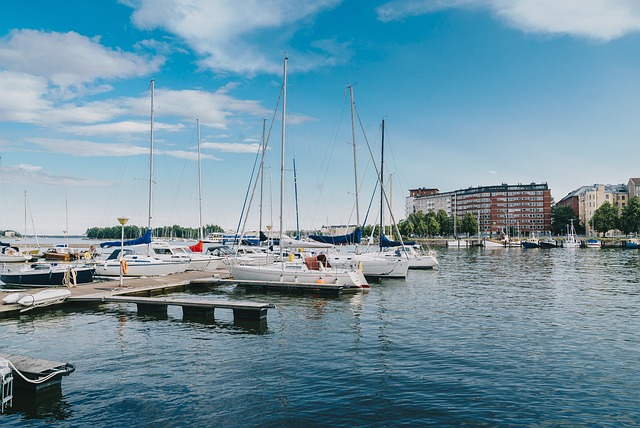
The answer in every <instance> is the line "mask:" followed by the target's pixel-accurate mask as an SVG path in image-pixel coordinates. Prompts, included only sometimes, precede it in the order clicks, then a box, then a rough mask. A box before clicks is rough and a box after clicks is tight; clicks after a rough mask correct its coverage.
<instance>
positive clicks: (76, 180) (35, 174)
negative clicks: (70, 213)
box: [0, 164, 113, 187]
mask: <svg viewBox="0 0 640 428" xmlns="http://www.w3.org/2000/svg"><path fill="white" fill-rule="evenodd" d="M0 168H1V169H2V173H3V175H4V180H5V181H6V182H8V183H20V184H24V183H40V184H53V185H56V186H60V187H65V186H66V187H86V186H109V185H111V184H113V183H112V182H111V181H105V180H95V179H92V178H86V177H70V176H66V175H52V174H48V173H47V172H45V170H44V169H43V168H42V167H41V166H37V165H30V164H20V165H13V166H3V167H0Z"/></svg>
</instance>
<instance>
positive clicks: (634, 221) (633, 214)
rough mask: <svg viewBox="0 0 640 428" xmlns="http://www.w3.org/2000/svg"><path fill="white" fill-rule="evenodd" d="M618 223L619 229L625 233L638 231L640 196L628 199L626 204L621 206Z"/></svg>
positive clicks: (639, 229) (639, 226)
mask: <svg viewBox="0 0 640 428" xmlns="http://www.w3.org/2000/svg"><path fill="white" fill-rule="evenodd" d="M619 224H620V230H622V232H624V234H625V235H628V234H630V233H637V234H638V233H640V198H639V197H638V196H634V197H633V198H631V199H629V203H628V204H627V206H626V207H623V208H622V213H621V214H620V223H619Z"/></svg>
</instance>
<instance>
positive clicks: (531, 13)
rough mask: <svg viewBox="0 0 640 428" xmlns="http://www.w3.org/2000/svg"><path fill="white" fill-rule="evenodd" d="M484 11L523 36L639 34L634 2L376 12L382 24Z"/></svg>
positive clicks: (469, 4)
mask: <svg viewBox="0 0 640 428" xmlns="http://www.w3.org/2000/svg"><path fill="white" fill-rule="evenodd" d="M451 8H458V9H463V8H464V9H470V8H483V9H485V10H488V11H490V12H491V13H493V14H494V15H495V16H496V17H498V18H499V19H501V20H503V21H504V22H505V23H506V24H507V25H509V26H512V27H514V28H517V29H519V30H521V31H524V32H530V33H542V34H567V35H571V36H576V37H583V38H588V39H593V40H598V41H603V42H607V41H610V40H613V39H616V38H619V37H623V36H624V35H626V34H629V33H633V32H637V31H639V30H640V3H639V2H637V1H635V0H562V1H558V0H395V1H391V2H388V3H385V4H383V5H381V6H379V7H378V8H377V9H376V12H377V14H378V19H379V20H381V21H383V22H389V21H397V20H402V19H404V18H407V17H411V16H418V15H424V14H429V13H434V12H438V11H441V10H445V9H451Z"/></svg>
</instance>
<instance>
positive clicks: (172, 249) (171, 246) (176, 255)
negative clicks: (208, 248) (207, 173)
mask: <svg viewBox="0 0 640 428" xmlns="http://www.w3.org/2000/svg"><path fill="white" fill-rule="evenodd" d="M196 128H197V132H198V212H199V216H198V217H199V226H198V243H197V244H195V245H191V246H189V245H177V244H175V243H169V242H166V241H152V242H151V249H152V250H153V252H154V253H155V254H156V256H157V257H158V258H160V259H163V260H168V261H180V262H188V265H187V270H199V271H205V270H206V271H213V270H217V269H222V268H224V267H225V264H224V258H223V257H220V256H216V255H213V254H204V253H203V249H204V245H203V243H204V230H203V228H202V178H201V177H202V173H201V160H200V120H199V119H196Z"/></svg>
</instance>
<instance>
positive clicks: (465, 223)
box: [460, 212, 478, 236]
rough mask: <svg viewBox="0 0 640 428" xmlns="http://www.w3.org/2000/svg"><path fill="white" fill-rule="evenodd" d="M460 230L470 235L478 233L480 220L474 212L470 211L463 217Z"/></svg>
mask: <svg viewBox="0 0 640 428" xmlns="http://www.w3.org/2000/svg"><path fill="white" fill-rule="evenodd" d="M460 232H461V233H467V234H469V236H472V235H475V234H476V233H478V220H476V217H475V216H474V215H473V213H470V212H468V213H466V214H465V215H464V217H462V219H461V221H460Z"/></svg>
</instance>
